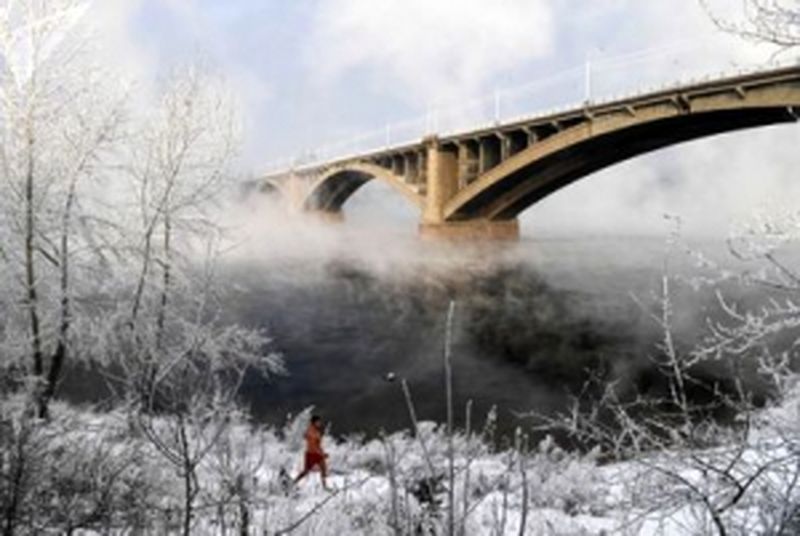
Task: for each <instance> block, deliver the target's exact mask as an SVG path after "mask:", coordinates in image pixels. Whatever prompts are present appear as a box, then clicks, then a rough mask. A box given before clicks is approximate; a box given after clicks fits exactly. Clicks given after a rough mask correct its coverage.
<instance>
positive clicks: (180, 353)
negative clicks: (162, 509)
mask: <svg viewBox="0 0 800 536" xmlns="http://www.w3.org/2000/svg"><path fill="white" fill-rule="evenodd" d="M157 91H158V93H157V94H158V97H157V99H156V102H155V103H154V104H153V105H152V106H151V107H149V109H148V111H147V112H146V113H144V114H143V115H142V117H141V119H140V120H139V121H137V122H136V123H133V124H132V125H131V128H132V132H131V133H130V135H129V136H128V139H129V140H131V141H130V144H129V145H128V146H127V147H126V150H125V153H124V155H123V156H122V157H121V159H120V161H121V165H120V168H119V169H120V176H121V178H122V179H123V180H122V186H121V187H120V189H119V191H118V192H117V195H118V197H119V199H120V202H118V203H117V205H116V207H117V210H118V213H117V224H116V227H117V229H118V233H119V236H118V239H117V241H116V246H115V251H116V253H117V259H116V262H115V269H114V270H113V277H111V278H110V279H109V281H108V282H107V285H106V290H105V293H106V294H107V295H108V296H113V297H114V298H115V300H114V301H115V304H116V305H115V307H114V309H113V311H111V314H108V315H107V316H106V317H105V318H103V319H100V318H96V319H95V325H94V328H93V329H94V331H95V332H96V333H97V339H96V343H95V344H94V346H93V349H92V352H93V354H94V355H95V356H96V357H97V358H98V359H100V360H102V362H103V363H104V364H105V366H106V367H107V371H108V374H109V377H110V378H111V382H110V383H111V385H112V386H114V387H116V388H119V389H120V390H121V398H122V397H124V398H125V399H126V400H127V401H128V403H129V409H130V413H131V422H132V424H133V425H134V429H135V430H138V431H139V432H141V433H142V434H143V435H144V437H146V438H147V439H148V441H150V442H151V444H152V445H153V446H154V447H155V450H156V452H158V453H159V454H161V455H162V459H163V461H164V462H166V463H167V464H169V465H170V466H172V467H173V468H174V469H175V470H176V472H177V474H178V475H179V476H180V481H181V485H182V490H183V491H182V494H183V497H182V503H181V504H180V505H179V506H178V507H179V509H180V511H181V512H182V523H181V525H182V532H183V533H184V534H190V533H191V531H192V530H193V523H194V504H195V500H196V499H197V497H198V494H199V492H200V490H201V484H200V474H199V473H198V467H199V466H200V464H201V463H202V462H203V460H204V459H205V458H206V456H207V455H208V454H209V453H210V452H212V449H213V448H214V446H215V444H216V443H217V441H218V440H219V439H220V438H221V437H222V435H223V434H224V433H226V431H227V430H228V426H229V424H230V419H231V416H232V415H234V414H235V413H236V412H237V409H236V403H237V400H236V397H237V395H238V389H239V386H240V385H241V382H242V381H243V379H244V377H245V374H247V373H250V372H252V373H259V374H271V373H275V372H279V371H280V370H281V361H280V359H279V358H278V357H277V356H275V355H273V354H271V353H269V352H268V351H267V343H268V340H267V338H266V337H265V335H264V334H263V333H262V332H261V331H259V330H253V329H247V328H244V327H241V326H239V325H236V324H235V323H232V322H231V321H230V320H229V319H227V318H226V317H225V315H224V314H223V313H222V310H223V307H222V303H221V300H222V295H223V294H224V285H223V284H222V282H221V274H220V251H221V244H222V237H223V234H224V227H223V225H222V223H221V222H220V221H219V220H218V216H217V215H218V214H219V213H220V204H221V200H222V199H224V198H225V197H226V196H227V195H229V194H230V193H235V178H236V176H235V173H234V171H233V163H234V157H235V156H236V151H237V149H238V144H239V121H238V113H237V107H236V100H235V99H234V97H233V95H232V93H231V92H230V91H229V89H228V87H227V85H226V84H225V82H224V80H223V79H222V78H221V77H219V76H217V75H215V74H214V73H213V72H212V71H211V70H209V69H207V68H205V67H201V66H197V65H194V66H190V67H187V68H184V69H179V70H176V71H175V72H174V73H172V74H171V75H170V76H169V77H167V78H166V79H165V81H164V82H163V84H162V85H161V87H159V88H158V89H157Z"/></svg>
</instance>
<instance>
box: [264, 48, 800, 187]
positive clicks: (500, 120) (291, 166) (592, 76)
mask: <svg viewBox="0 0 800 536" xmlns="http://www.w3.org/2000/svg"><path fill="white" fill-rule="evenodd" d="M634 54H635V53H634ZM628 56H631V54H629V55H627V56H622V57H616V58H609V59H607V60H605V62H598V65H599V66H601V67H603V69H604V70H603V71H598V72H592V71H591V70H586V69H585V67H573V68H571V69H567V70H565V71H561V72H560V73H556V74H555V75H553V76H552V77H549V78H548V79H543V80H539V81H535V82H531V83H528V84H525V85H522V86H517V87H515V88H510V89H505V90H497V91H495V92H493V93H492V94H491V95H486V96H482V97H478V98H474V99H470V100H468V101H466V102H464V103H460V104H458V105H455V106H451V107H439V108H436V109H433V110H431V111H429V112H428V113H427V114H424V115H421V116H418V117H415V118H411V119H408V120H405V121H402V122H397V123H391V124H387V125H385V126H384V127H383V128H380V129H373V130H371V131H367V132H364V133H361V134H359V135H356V136H348V137H346V138H345V139H343V140H339V141H337V142H334V143H328V144H320V145H319V146H318V147H317V148H315V149H313V150H310V151H306V152H305V153H302V154H300V155H298V156H294V157H287V158H282V159H278V160H274V161H272V162H270V163H268V165H267V166H266V169H265V170H264V175H266V176H270V175H278V174H283V173H286V172H289V171H292V170H294V171H301V170H304V169H312V168H314V167H318V166H319V165H321V164H327V163H334V162H337V161H343V160H349V159H353V158H356V157H359V156H363V155H366V154H370V153H374V152H380V151H382V150H386V149H388V148H394V147H397V148H401V147H403V146H406V145H414V144H418V143H419V142H420V141H421V140H422V139H423V138H425V137H426V136H430V135H433V134H436V135H438V136H440V137H443V138H448V137H455V136H457V135H459V134H464V133H467V132H470V131H478V130H482V129H488V128H495V127H497V126H502V125H506V124H514V123H517V122H524V121H533V120H536V119H538V118H546V117H549V116H552V115H558V114H561V113H565V112H568V111H571V110H580V109H582V108H584V107H586V106H587V105H591V106H597V105H603V104H609V103H613V102H618V101H623V100H626V99H635V98H637V97H641V96H644V95H648V94H652V93H657V92H661V91H670V90H676V89H678V88H681V87H686V86H691V85H696V84H702V83H704V82H709V81H711V80H717V79H724V78H732V77H736V76H746V75H749V74H758V73H761V72H769V71H773V70H778V69H781V68H788V67H793V66H800V57H799V58H790V59H787V60H783V61H773V62H769V63H757V64H752V65H746V66H741V65H740V66H737V67H735V68H734V69H726V70H721V71H716V72H710V71H707V70H705V71H703V72H699V73H698V72H695V73H692V74H691V75H689V76H681V77H677V78H672V79H670V80H667V81H659V82H654V83H650V84H647V85H643V86H638V87H637V88H635V89H633V90H627V91H625V90H617V91H609V92H605V93H603V94H602V96H600V97H595V96H594V95H596V94H599V93H598V88H603V87H604V86H603V84H602V78H600V77H599V76H598V75H599V74H600V73H601V72H602V73H607V72H609V70H614V69H617V70H620V69H628V68H630V66H631V63H630V62H629V61H625V58H626V57H628ZM647 58H648V56H647V55H646V54H641V55H640V56H638V57H637V62H642V61H646V60H647ZM578 82H583V83H582V84H577V83H578ZM561 83H563V84H568V85H569V86H570V87H571V88H573V95H572V98H570V99H569V100H566V101H565V102H561V103H560V104H558V105H555V106H550V107H546V108H542V107H535V110H536V111H534V112H527V113H526V112H524V111H522V110H524V109H525V108H526V107H527V109H533V108H534V107H532V106H529V104H530V102H531V101H533V100H536V102H541V99H537V96H541V92H542V91H543V90H548V89H549V90H550V92H551V93H555V94H557V95H558V96H559V98H561V97H562V96H563V95H564V94H563V93H561V92H554V91H552V89H553V88H554V87H558V84H561ZM576 84H577V87H580V88H582V89H581V90H582V91H584V93H583V95H582V97H577V98H576V97H575V95H574V88H575V87H576Z"/></svg>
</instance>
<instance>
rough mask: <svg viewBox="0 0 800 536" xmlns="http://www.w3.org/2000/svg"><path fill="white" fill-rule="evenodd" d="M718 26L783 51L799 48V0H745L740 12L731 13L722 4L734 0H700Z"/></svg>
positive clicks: (737, 5)
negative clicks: (724, 0)
mask: <svg viewBox="0 0 800 536" xmlns="http://www.w3.org/2000/svg"><path fill="white" fill-rule="evenodd" d="M701 3H702V4H703V7H705V9H706V11H707V12H708V13H709V15H710V16H711V18H712V20H713V21H714V23H715V24H716V25H717V27H718V28H720V29H722V30H723V31H726V32H730V33H733V34H735V35H739V36H741V37H743V38H745V39H747V40H750V41H753V42H756V43H769V44H772V45H775V46H777V47H779V48H780V49H781V50H790V49H791V50H796V49H797V48H798V47H800V2H798V0H743V1H742V2H736V3H735V4H736V7H737V8H740V9H739V10H738V13H735V14H733V15H732V16H730V15H729V14H728V13H725V14H723V13H724V11H723V9H722V7H723V6H725V5H726V4H727V5H730V4H733V3H734V2H731V1H727V2H719V1H715V0H701Z"/></svg>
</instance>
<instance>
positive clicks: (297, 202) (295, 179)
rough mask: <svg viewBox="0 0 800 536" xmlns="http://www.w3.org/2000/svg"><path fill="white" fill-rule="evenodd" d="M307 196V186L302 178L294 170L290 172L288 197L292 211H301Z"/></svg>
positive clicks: (287, 186) (287, 187)
mask: <svg viewBox="0 0 800 536" xmlns="http://www.w3.org/2000/svg"><path fill="white" fill-rule="evenodd" d="M305 198H306V188H305V187H304V184H303V181H302V179H301V178H300V177H299V176H298V175H297V173H295V172H294V171H292V172H290V173H289V178H288V179H287V180H286V199H287V201H288V202H289V203H288V205H289V211H290V212H301V211H302V210H303V208H304V207H303V202H304V201H305Z"/></svg>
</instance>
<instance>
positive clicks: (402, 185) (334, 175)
mask: <svg viewBox="0 0 800 536" xmlns="http://www.w3.org/2000/svg"><path fill="white" fill-rule="evenodd" d="M374 179H377V180H379V181H381V182H383V183H385V184H388V185H389V186H391V187H392V188H393V189H394V190H395V191H397V192H399V193H400V194H402V196H403V197H405V198H406V199H407V200H408V201H409V202H410V203H411V204H412V205H414V206H415V207H416V208H417V209H419V210H420V211H421V210H422V208H423V205H424V203H425V200H424V197H423V196H422V195H421V194H420V193H419V191H418V190H417V189H416V188H415V187H413V186H411V185H410V184H408V183H406V182H405V181H404V180H403V179H402V177H399V176H398V175H395V174H394V173H392V172H391V171H390V170H388V169H386V168H384V167H381V166H379V165H377V164H371V163H366V162H349V163H347V165H343V166H335V167H332V168H330V169H328V170H327V171H326V172H325V173H323V174H322V175H321V176H320V177H319V178H318V179H317V180H316V181H315V182H314V183H313V184H312V186H311V188H310V189H309V190H308V194H307V195H306V196H305V199H304V200H303V202H302V207H303V209H304V210H310V211H323V212H339V211H341V209H342V206H343V205H344V204H345V202H346V201H347V200H348V199H350V197H351V196H352V195H353V194H354V193H356V191H357V190H358V189H359V188H361V187H362V186H364V185H365V184H366V183H368V182H369V181H371V180H374Z"/></svg>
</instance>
